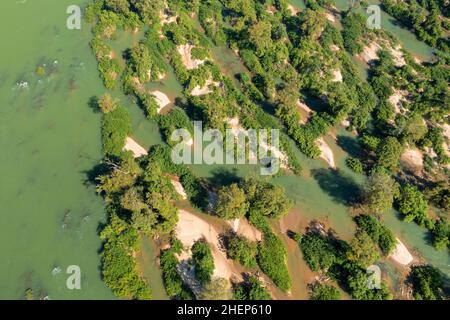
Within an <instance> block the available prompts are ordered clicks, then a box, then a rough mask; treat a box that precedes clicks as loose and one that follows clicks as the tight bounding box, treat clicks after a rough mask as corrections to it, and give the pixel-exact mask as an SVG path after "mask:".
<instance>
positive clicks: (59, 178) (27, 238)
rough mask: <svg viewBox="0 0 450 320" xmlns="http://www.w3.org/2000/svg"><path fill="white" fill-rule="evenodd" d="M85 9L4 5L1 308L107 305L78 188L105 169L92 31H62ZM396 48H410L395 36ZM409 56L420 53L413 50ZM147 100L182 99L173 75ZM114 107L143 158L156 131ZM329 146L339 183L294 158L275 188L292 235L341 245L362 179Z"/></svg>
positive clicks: (156, 278) (94, 199)
mask: <svg viewBox="0 0 450 320" xmlns="http://www.w3.org/2000/svg"><path fill="white" fill-rule="evenodd" d="M83 2H84V1H83V0H60V1H54V0H40V1H30V0H28V1H27V0H22V1H18V0H5V1H2V2H1V4H0V10H1V11H2V12H7V13H8V14H6V15H4V16H3V18H2V19H1V20H0V35H1V36H2V40H3V45H2V59H1V60H0V146H1V150H2V151H1V153H0V177H1V178H0V252H1V254H2V263H1V264H0V288H1V290H0V299H7V298H10V299H11V298H12V299H15V298H22V297H23V296H24V292H25V290H26V289H27V288H33V291H34V292H35V295H36V296H40V297H45V296H48V297H49V298H50V299H94V298H101V299H110V298H113V296H112V294H111V292H110V290H109V289H108V288H106V287H105V286H104V284H103V283H102V281H101V277H100V269H99V264H100V257H99V254H98V251H99V249H100V246H101V241H100V239H99V237H98V233H97V230H98V226H99V223H101V222H102V221H104V219H105V213H104V207H103V201H102V199H101V198H100V197H98V196H96V195H95V190H94V188H93V187H92V186H90V185H89V184H88V183H86V179H87V172H88V171H89V170H90V169H91V168H92V167H93V166H94V165H95V164H97V163H98V162H99V160H100V158H101V150H100V149H101V143H100V115H99V114H98V113H96V112H94V110H92V108H90V107H89V104H88V101H89V99H90V98H91V97H93V96H99V95H101V94H103V93H104V92H105V90H104V88H103V86H102V84H101V81H100V79H99V77H98V74H97V70H96V69H97V68H96V61H95V59H94V57H93V56H92V54H91V52H90V49H89V46H88V43H89V40H90V37H91V35H90V30H89V26H87V25H85V24H83V25H82V29H81V30H74V31H71V30H68V29H67V28H66V19H67V16H68V15H67V14H66V8H67V7H68V6H69V5H72V4H80V5H81V4H82V3H83ZM44 13H45V14H44ZM396 27H397V26H396ZM402 30H404V29H402ZM392 32H394V33H395V30H394V29H393V30H392ZM402 32H403V31H402ZM406 32H409V31H406ZM409 34H410V35H412V34H411V33H409ZM132 37H133V36H130V37H128V38H127V37H126V36H123V38H119V43H120V44H121V46H122V47H124V48H125V47H126V46H127V45H129V44H130V43H133V42H135V41H137V39H136V38H134V39H133V38H132ZM402 39H406V38H405V37H404V36H403V33H402V34H401V39H400V40H402ZM408 39H409V38H408ZM408 41H409V40H408ZM411 41H412V40H411ZM417 46H418V47H421V46H422V45H421V44H420V43H419V42H417ZM117 50H122V49H121V48H120V47H118V48H117ZM430 52H431V51H430ZM213 53H214V54H215V57H214V58H215V59H216V60H217V62H218V64H219V65H220V64H221V61H222V64H223V66H225V67H226V68H227V69H228V70H233V71H234V70H236V71H239V70H245V69H244V68H243V66H241V65H239V63H240V62H239V60H237V59H235V57H230V56H228V57H227V55H231V54H232V52H231V50H225V49H220V48H215V49H214V50H213ZM417 54H423V55H426V54H429V52H428V51H427V52H425V51H420V52H417ZM230 64H231V66H230ZM39 66H41V67H43V68H44V70H45V75H44V74H42V73H41V71H42V70H40V72H36V71H37V69H38V67H39ZM40 69H42V68H40ZM150 88H152V89H155V90H156V89H159V90H161V91H164V92H165V93H168V95H169V96H170V97H171V98H172V97H173V98H174V97H176V96H181V87H180V86H179V84H178V83H177V82H176V80H175V77H174V75H173V73H171V72H169V75H168V78H167V79H166V80H165V81H164V82H163V83H154V84H151V85H150ZM115 96H117V97H119V98H120V99H121V101H122V103H123V104H124V105H125V106H126V107H127V108H128V109H129V110H130V112H131V114H132V117H133V129H134V133H133V137H134V138H135V139H136V140H137V141H138V142H139V143H141V144H142V145H143V146H145V147H149V146H151V145H154V144H156V143H159V142H160V141H161V137H160V134H159V132H158V128H157V126H156V124H155V123H154V122H150V121H147V120H145V118H144V116H143V114H142V112H141V111H140V110H139V109H138V107H136V106H134V105H133V104H132V102H131V101H129V100H128V99H127V98H126V97H124V96H122V95H121V94H120V93H119V92H116V93H115ZM337 134H338V136H339V135H342V136H347V137H348V139H346V141H347V142H348V144H349V145H352V139H353V138H352V137H351V135H350V134H349V133H347V132H346V131H344V130H338V132H337ZM326 140H327V142H328V143H329V144H330V146H331V148H332V149H333V151H334V152H335V156H336V163H337V164H338V167H339V168H340V169H341V170H340V171H339V173H338V174H336V173H334V172H332V171H331V170H329V169H328V168H327V167H326V165H325V163H323V162H322V161H321V160H311V159H307V158H306V157H304V156H303V155H301V154H300V152H298V151H297V154H298V156H299V157H300V159H301V161H302V166H303V167H304V168H305V170H304V171H305V172H304V174H303V176H301V177H293V176H285V177H279V178H276V182H277V183H280V184H282V185H284V186H285V187H286V189H287V192H288V194H289V196H290V197H291V198H292V199H293V200H294V201H295V203H296V207H295V210H293V212H292V213H291V214H290V215H289V216H288V218H286V219H287V220H286V223H288V224H289V225H288V227H290V228H302V227H304V225H305V222H306V221H309V220H310V219H314V218H321V219H325V220H326V221H328V224H329V225H330V226H331V227H332V228H333V229H335V230H336V232H337V233H338V234H339V235H340V236H341V237H342V238H344V239H349V238H351V236H352V234H353V232H354V224H353V222H352V220H351V217H350V215H349V212H348V211H347V207H346V206H345V202H346V201H347V200H349V199H350V198H351V196H352V194H353V192H354V191H355V190H357V188H358V185H359V184H361V183H362V182H363V181H364V177H362V176H359V175H355V174H353V173H351V172H350V171H349V170H348V169H347V168H346V167H345V164H344V162H345V158H346V156H347V154H346V152H345V151H344V150H347V151H348V150H349V149H348V148H346V147H344V148H341V147H339V146H337V144H336V143H335V142H334V140H333V139H332V138H331V137H327V138H326ZM223 169H224V168H221V167H215V166H212V167H211V166H199V167H196V168H194V170H195V171H196V172H197V173H199V174H201V175H202V176H205V177H217V176H220V172H221V170H223ZM225 169H227V170H228V169H230V168H225ZM234 169H235V172H234V173H235V174H237V175H239V176H244V175H247V174H249V173H250V172H253V171H255V168H252V167H242V166H239V167H235V168H234ZM386 223H387V225H388V226H389V227H391V228H392V229H393V230H394V231H395V232H396V234H397V235H399V236H400V237H401V238H402V239H403V240H404V241H405V243H406V244H407V245H408V246H409V247H412V248H416V249H417V251H418V252H420V254H421V255H422V256H423V257H424V258H425V259H427V260H428V261H429V262H430V263H433V264H434V265H436V266H438V267H439V268H440V269H441V270H443V271H445V272H449V268H448V265H449V259H448V255H447V254H446V253H445V252H437V251H435V250H434V249H433V248H432V247H431V246H429V245H428V244H427V243H426V241H425V240H424V231H423V230H422V229H421V228H419V227H417V226H416V225H414V224H411V223H410V224H408V223H405V222H402V221H401V220H399V219H398V218H397V217H396V215H395V213H392V214H389V215H387V217H386ZM286 241H290V240H288V239H286ZM288 248H289V268H290V271H291V273H292V277H293V278H294V288H293V297H294V298H295V297H297V298H306V294H305V291H304V289H303V288H304V285H305V284H306V282H307V281H309V278H308V277H307V276H305V274H307V273H308V272H307V270H306V266H305V264H304V262H303V260H302V259H301V258H300V257H301V254H300V252H299V250H298V248H296V247H295V246H293V245H292V243H288ZM155 250H156V248H155V246H154V245H153V244H152V243H150V242H147V241H143V252H142V253H141V255H140V256H139V259H138V260H139V264H140V266H141V267H142V271H143V273H144V274H145V275H146V276H147V277H148V278H149V281H150V282H151V284H152V289H153V292H154V294H153V296H154V297H155V298H165V297H166V296H165V294H164V290H163V287H162V285H161V280H160V274H159V272H158V270H157V267H156V261H155V258H154V257H155ZM70 265H77V266H79V267H80V268H81V272H82V288H81V290H69V289H67V287H66V279H67V277H68V275H67V274H66V272H65V271H66V269H67V267H68V266H70ZM295 279H298V280H295ZM302 289H303V290H302Z"/></svg>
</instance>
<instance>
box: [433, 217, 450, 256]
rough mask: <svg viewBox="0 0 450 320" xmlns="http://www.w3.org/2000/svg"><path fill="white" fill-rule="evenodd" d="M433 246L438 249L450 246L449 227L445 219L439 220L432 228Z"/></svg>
mask: <svg viewBox="0 0 450 320" xmlns="http://www.w3.org/2000/svg"><path fill="white" fill-rule="evenodd" d="M432 233H433V246H434V247H435V248H436V249H438V250H441V249H444V248H446V247H447V246H448V245H449V244H450V239H449V238H450V225H449V223H448V222H447V220H445V219H439V221H437V222H436V223H435V225H434V228H433V231H432Z"/></svg>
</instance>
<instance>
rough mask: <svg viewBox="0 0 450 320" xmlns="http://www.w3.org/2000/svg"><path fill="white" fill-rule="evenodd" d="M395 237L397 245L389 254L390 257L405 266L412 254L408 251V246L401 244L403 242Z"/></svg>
mask: <svg viewBox="0 0 450 320" xmlns="http://www.w3.org/2000/svg"><path fill="white" fill-rule="evenodd" d="M396 239H397V246H396V247H395V248H394V251H392V253H391V254H390V257H391V258H392V259H394V261H396V262H397V263H399V264H401V265H403V266H407V265H408V264H410V263H411V262H412V261H413V260H414V257H413V256H412V254H411V253H410V252H409V251H408V248H406V246H405V245H404V244H403V242H401V241H400V239H399V238H396Z"/></svg>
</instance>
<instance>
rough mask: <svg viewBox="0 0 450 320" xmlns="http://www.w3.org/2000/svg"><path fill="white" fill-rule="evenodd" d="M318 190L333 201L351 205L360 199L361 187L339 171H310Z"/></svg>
mask: <svg viewBox="0 0 450 320" xmlns="http://www.w3.org/2000/svg"><path fill="white" fill-rule="evenodd" d="M311 174H312V176H313V177H314V179H315V180H316V181H317V182H318V183H319V186H320V188H321V189H322V190H323V191H325V192H326V193H328V194H329V195H330V196H331V197H332V198H333V200H334V201H336V202H339V203H343V204H345V205H352V204H355V203H356V202H358V201H359V200H360V199H361V193H362V190H361V187H360V186H359V185H358V184H357V183H356V182H355V181H354V180H353V178H352V177H349V176H345V175H344V174H343V173H342V172H341V171H339V170H329V169H315V170H312V171H311Z"/></svg>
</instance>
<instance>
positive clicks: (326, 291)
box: [310, 283, 341, 300]
mask: <svg viewBox="0 0 450 320" xmlns="http://www.w3.org/2000/svg"><path fill="white" fill-rule="evenodd" d="M310 287H311V295H310V299H311V300H340V298H341V294H340V292H339V290H338V289H337V288H336V287H334V286H330V285H326V284H323V283H314V284H312V285H311V286H310Z"/></svg>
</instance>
